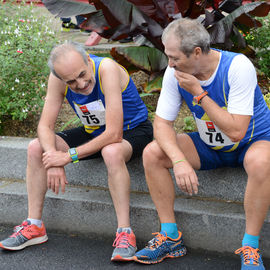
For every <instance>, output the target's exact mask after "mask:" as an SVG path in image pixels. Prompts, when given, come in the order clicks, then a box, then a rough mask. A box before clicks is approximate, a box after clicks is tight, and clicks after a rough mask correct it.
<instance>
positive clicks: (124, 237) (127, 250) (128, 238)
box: [111, 228, 137, 261]
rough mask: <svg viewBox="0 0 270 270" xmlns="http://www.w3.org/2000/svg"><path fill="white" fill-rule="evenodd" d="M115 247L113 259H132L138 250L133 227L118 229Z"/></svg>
mask: <svg viewBox="0 0 270 270" xmlns="http://www.w3.org/2000/svg"><path fill="white" fill-rule="evenodd" d="M113 247H115V249H114V251H113V254H112V258H111V260H112V261H132V260H133V256H134V254H135V252H136V250H137V247H136V237H135V234H134V233H133V232H132V230H131V229H128V230H122V228H120V229H118V230H117V232H116V238H115V240H114V242H113Z"/></svg>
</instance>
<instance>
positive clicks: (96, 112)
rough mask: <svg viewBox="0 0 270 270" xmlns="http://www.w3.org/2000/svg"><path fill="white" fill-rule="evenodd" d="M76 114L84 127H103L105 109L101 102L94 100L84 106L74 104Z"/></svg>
mask: <svg viewBox="0 0 270 270" xmlns="http://www.w3.org/2000/svg"><path fill="white" fill-rule="evenodd" d="M74 106H75V109H76V112H77V114H78V116H79V117H80V120H81V122H82V124H83V125H85V126H103V125H105V108H104V106H103V103H102V101H101V100H100V99H99V100H96V101H93V102H90V103H87V104H85V105H78V104H76V103H74Z"/></svg>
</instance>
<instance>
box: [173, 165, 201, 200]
mask: <svg viewBox="0 0 270 270" xmlns="http://www.w3.org/2000/svg"><path fill="white" fill-rule="evenodd" d="M173 171H174V176H175V180H176V183H177V185H178V187H179V188H180V189H181V190H182V191H183V192H185V193H188V194H189V195H192V194H193V193H194V194H197V193H198V186H199V182H198V177H197V175H196V173H195V171H194V169H193V168H192V167H191V166H190V164H189V163H188V162H187V161H184V162H181V163H177V164H175V165H174V167H173Z"/></svg>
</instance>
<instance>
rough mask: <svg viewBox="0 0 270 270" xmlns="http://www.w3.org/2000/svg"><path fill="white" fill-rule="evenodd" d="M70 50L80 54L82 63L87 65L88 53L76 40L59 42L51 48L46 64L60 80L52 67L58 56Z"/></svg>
mask: <svg viewBox="0 0 270 270" xmlns="http://www.w3.org/2000/svg"><path fill="white" fill-rule="evenodd" d="M71 51H75V52H77V53H79V54H80V55H81V56H82V58H83V61H84V63H85V64H86V65H88V54H87V52H86V50H85V49H84V48H83V46H82V45H81V44H80V43H78V42H74V41H71V40H66V41H65V42H64V43H62V44H59V45H57V46H55V47H54V48H53V49H52V51H51V53H50V56H49V60H48V66H49V68H50V70H51V72H52V74H53V75H55V76H56V77H57V78H59V79H60V80H61V78H60V76H59V75H58V74H57V73H56V71H55V69H54V63H55V62H56V61H57V59H58V58H59V57H60V56H63V55H65V54H67V53H70V52H71Z"/></svg>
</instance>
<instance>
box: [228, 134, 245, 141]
mask: <svg viewBox="0 0 270 270" xmlns="http://www.w3.org/2000/svg"><path fill="white" fill-rule="evenodd" d="M245 134H246V132H243V131H234V132H232V133H231V134H229V135H228V137H229V138H230V140H231V141H232V142H234V143H236V142H240V141H241V140H242V139H243V138H244V137H245Z"/></svg>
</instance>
